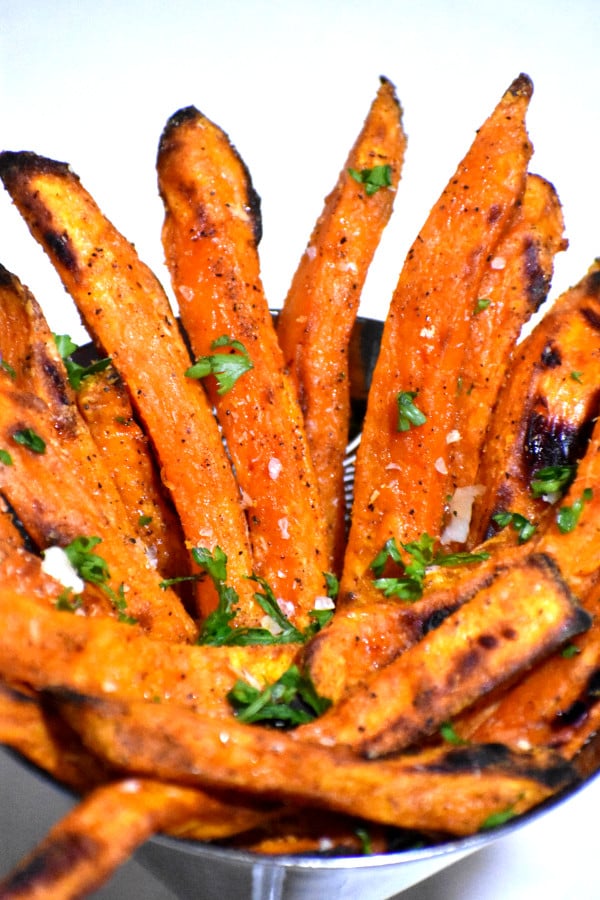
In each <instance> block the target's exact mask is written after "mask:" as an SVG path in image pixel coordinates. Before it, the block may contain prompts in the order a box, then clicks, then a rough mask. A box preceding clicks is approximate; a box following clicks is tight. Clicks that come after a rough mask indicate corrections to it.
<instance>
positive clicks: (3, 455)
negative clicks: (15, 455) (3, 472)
mask: <svg viewBox="0 0 600 900" xmlns="http://www.w3.org/2000/svg"><path fill="white" fill-rule="evenodd" d="M0 462H1V463H3V464H4V465H5V466H12V464H13V459H12V456H11V455H10V453H9V452H8V450H2V449H0Z"/></svg>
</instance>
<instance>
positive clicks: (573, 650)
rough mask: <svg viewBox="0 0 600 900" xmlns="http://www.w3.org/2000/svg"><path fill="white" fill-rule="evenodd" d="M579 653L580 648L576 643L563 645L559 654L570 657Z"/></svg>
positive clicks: (566, 657)
mask: <svg viewBox="0 0 600 900" xmlns="http://www.w3.org/2000/svg"><path fill="white" fill-rule="evenodd" d="M580 653H581V648H580V647H578V646H577V644H567V646H566V647H563V649H562V651H561V654H560V655H561V656H563V657H564V658H565V659H572V658H573V657H574V656H579V654H580Z"/></svg>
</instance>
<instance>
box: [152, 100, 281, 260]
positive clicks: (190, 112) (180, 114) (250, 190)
mask: <svg viewBox="0 0 600 900" xmlns="http://www.w3.org/2000/svg"><path fill="white" fill-rule="evenodd" d="M206 118H207V117H206V116H205V115H204V114H203V113H201V112H200V110H199V109H197V108H196V107H195V106H185V107H183V108H182V109H179V110H177V112H175V113H173V115H172V116H171V117H170V118H169V119H168V121H167V124H166V125H165V127H164V130H163V133H162V135H161V137H160V141H159V145H158V155H159V156H161V155H162V154H166V153H168V152H169V150H170V148H171V147H172V145H173V143H174V140H175V137H176V132H177V129H178V128H181V127H182V126H183V125H187V124H193V123H194V122H198V121H200V120H201V119H206ZM207 121H208V119H207ZM223 134H224V135H225V138H226V139H227V140H228V141H229V136H228V135H227V134H225V133H224V132H223ZM229 144H230V146H231V149H232V150H233V152H234V154H235V156H236V158H237V160H238V162H239V164H240V166H241V167H242V170H243V172H244V179H245V182H246V210H247V212H248V215H249V216H250V221H251V223H252V234H253V236H254V243H255V245H256V246H257V247H258V245H259V244H260V242H261V239H262V233H263V232H262V213H261V200H260V196H259V194H258V193H257V191H256V190H255V188H254V185H253V183H252V176H251V174H250V170H249V169H248V166H247V165H246V163H245V162H244V160H243V158H242V157H241V156H240V154H239V153H238V151H237V149H236V148H235V146H234V145H233V143H232V142H231V141H229Z"/></svg>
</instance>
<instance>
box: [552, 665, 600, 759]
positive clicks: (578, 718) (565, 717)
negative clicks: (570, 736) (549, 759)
mask: <svg viewBox="0 0 600 900" xmlns="http://www.w3.org/2000/svg"><path fill="white" fill-rule="evenodd" d="M598 701H600V669H595V670H594V672H592V674H591V675H590V677H589V678H588V680H587V683H586V685H585V687H584V688H583V690H582V691H581V693H580V695H579V697H577V698H576V699H575V700H573V702H572V703H571V704H570V705H569V706H568V707H567V708H566V709H564V710H561V711H560V712H558V713H556V715H555V717H554V719H553V720H552V723H551V728H552V730H553V731H556V732H558V731H562V730H564V729H568V730H570V729H571V728H579V727H580V726H581V725H583V723H584V722H585V721H586V719H587V718H588V716H589V714H590V711H591V709H592V708H593V707H594V706H595V705H596V704H597V703H598ZM560 743H561V741H560V738H559V739H557V741H556V744H555V746H559V745H560Z"/></svg>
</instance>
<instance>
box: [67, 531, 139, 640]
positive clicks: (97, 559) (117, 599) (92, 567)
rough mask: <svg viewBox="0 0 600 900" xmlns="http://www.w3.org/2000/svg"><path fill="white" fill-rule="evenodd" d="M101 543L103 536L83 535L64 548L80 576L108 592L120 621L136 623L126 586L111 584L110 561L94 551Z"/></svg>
mask: <svg viewBox="0 0 600 900" xmlns="http://www.w3.org/2000/svg"><path fill="white" fill-rule="evenodd" d="M100 543H102V538H99V537H86V536H85V535H81V536H80V537H76V538H75V539H74V540H72V541H71V543H70V544H67V546H66V547H63V550H64V553H65V556H66V557H67V559H68V560H69V562H70V563H71V565H72V566H73V568H74V569H75V571H76V572H77V574H78V575H79V577H80V578H82V579H83V581H87V582H88V583H89V584H97V585H98V586H99V587H100V588H101V589H102V591H103V592H104V593H105V594H106V596H107V597H108V598H109V600H110V601H111V602H112V604H113V606H114V608H115V610H116V611H117V613H118V619H119V622H125V623H127V624H128V625H135V624H136V622H137V619H134V618H133V617H132V616H130V615H128V613H127V603H126V600H125V586H124V585H122V584H121V585H120V586H119V589H118V591H115V590H113V588H112V587H111V586H110V584H109V581H110V572H109V569H108V563H107V562H106V560H105V559H103V557H102V556H99V555H98V554H97V553H94V552H93V551H94V547H96V546H97V545H98V544H100Z"/></svg>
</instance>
